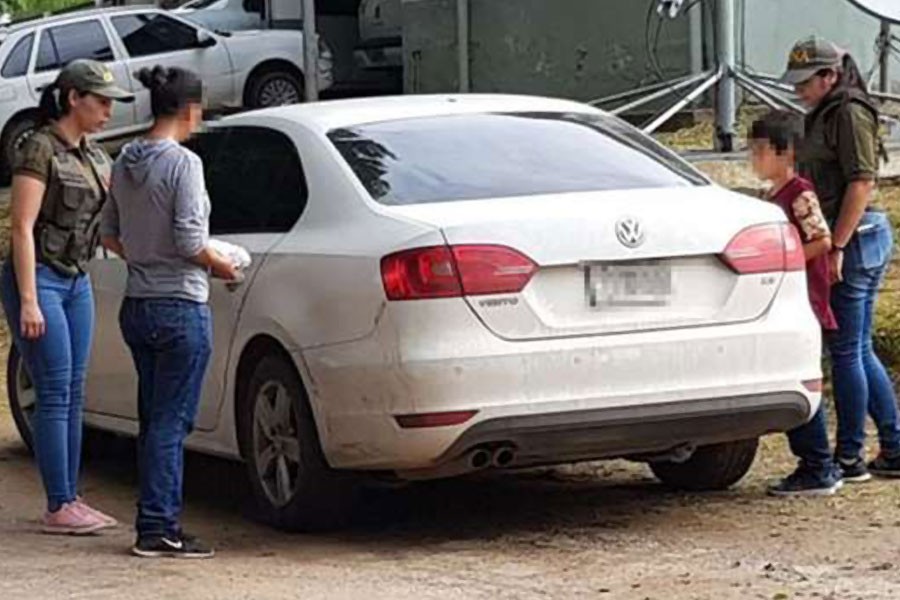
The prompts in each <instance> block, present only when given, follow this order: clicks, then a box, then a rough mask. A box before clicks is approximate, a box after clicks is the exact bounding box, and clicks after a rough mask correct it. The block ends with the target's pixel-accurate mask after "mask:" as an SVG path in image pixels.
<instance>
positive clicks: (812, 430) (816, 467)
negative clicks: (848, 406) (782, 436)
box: [787, 402, 834, 476]
mask: <svg viewBox="0 0 900 600" xmlns="http://www.w3.org/2000/svg"><path fill="white" fill-rule="evenodd" d="M787 435H788V442H789V444H790V447H791V452H793V453H794V456H796V457H797V458H799V459H800V467H801V468H803V469H807V470H809V471H815V472H816V473H819V474H820V475H823V476H828V475H830V474H831V472H832V471H833V470H834V459H833V458H832V456H831V445H830V443H829V442H828V420H827V417H826V416H825V403H824V402H823V403H822V404H821V405H820V406H819V410H818V411H816V414H815V415H814V416H813V418H812V420H811V421H810V422H809V423H806V424H805V425H801V426H800V427H797V428H796V429H792V430H791V431H789V432H788V434H787Z"/></svg>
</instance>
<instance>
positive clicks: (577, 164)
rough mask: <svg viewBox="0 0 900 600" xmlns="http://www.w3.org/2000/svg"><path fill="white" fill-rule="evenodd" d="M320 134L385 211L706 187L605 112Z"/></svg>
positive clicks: (451, 119)
mask: <svg viewBox="0 0 900 600" xmlns="http://www.w3.org/2000/svg"><path fill="white" fill-rule="evenodd" d="M328 137H329V138H330V139H331V142H332V143H333V144H334V145H335V147H336V148H337V149H338V151H339V152H340V153H341V155H342V156H343V157H344V159H345V160H346V161H347V163H348V164H349V165H350V167H351V168H352V169H353V171H354V173H356V176H357V177H358V178H359V180H360V182H362V184H363V186H365V188H366V189H367V190H368V192H369V194H371V196H372V198H374V199H375V200H376V201H378V202H380V203H382V204H389V205H405V204H421V203H427V202H447V201H453V200H476V199H485V198H509V197H516V196H531V195H536V194H557V193H565V192H586V191H602V190H620V189H637V188H659V187H673V186H690V185H705V184H707V183H709V182H708V180H707V179H706V178H705V177H704V176H703V175H701V174H700V173H699V172H698V171H696V170H695V169H694V168H693V167H691V166H690V165H689V164H688V163H687V162H685V161H684V160H682V159H681V158H680V157H678V156H677V155H676V154H674V153H673V152H671V151H669V150H667V149H665V148H664V147H662V146H661V145H659V144H657V143H656V142H655V141H653V140H652V139H650V138H648V137H647V136H645V135H643V134H641V133H640V132H638V131H637V130H636V129H634V128H633V127H631V126H629V125H628V124H626V123H624V122H623V121H620V120H619V119H616V118H614V117H609V116H605V115H596V114H564V113H499V114H498V113H488V114H484V113H482V114H472V115H449V116H441V117H427V118H417V119H406V120H399V121H385V122H380V123H371V124H367V125H358V126H354V127H348V128H342V129H335V130H333V131H331V132H330V133H329V134H328Z"/></svg>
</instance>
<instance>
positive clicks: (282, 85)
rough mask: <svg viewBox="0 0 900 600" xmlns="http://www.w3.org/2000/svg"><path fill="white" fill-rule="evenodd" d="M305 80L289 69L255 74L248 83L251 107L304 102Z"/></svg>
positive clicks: (248, 98)
mask: <svg viewBox="0 0 900 600" xmlns="http://www.w3.org/2000/svg"><path fill="white" fill-rule="evenodd" d="M304 98H305V96H304V88H303V82H302V81H301V80H300V79H299V78H298V77H297V76H296V75H295V74H293V73H291V72H289V71H284V70H279V69H272V70H269V71H264V72H262V73H260V74H259V75H255V76H254V77H253V79H252V80H251V81H250V83H249V85H248V92H247V102H248V104H249V108H270V107H273V106H285V105H287V104H299V103H300V102H303V100H304Z"/></svg>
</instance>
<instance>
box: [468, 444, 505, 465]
mask: <svg viewBox="0 0 900 600" xmlns="http://www.w3.org/2000/svg"><path fill="white" fill-rule="evenodd" d="M515 459H516V449H515V448H514V447H513V446H509V445H504V446H497V447H496V448H477V449H475V450H473V451H472V452H471V453H470V454H469V466H470V467H471V468H472V469H473V470H476V471H479V470H481V469H487V468H488V467H494V468H495V469H503V468H506V467H508V466H509V465H511V464H512V462H513V461H514V460H515Z"/></svg>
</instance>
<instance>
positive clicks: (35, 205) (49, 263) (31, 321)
mask: <svg viewBox="0 0 900 600" xmlns="http://www.w3.org/2000/svg"><path fill="white" fill-rule="evenodd" d="M132 99H133V96H132V95H131V94H130V93H128V92H126V91H124V90H122V89H120V88H119V87H117V86H116V84H115V81H114V79H113V75H112V73H111V72H110V70H109V69H108V68H107V67H106V66H105V65H103V64H101V63H98V62H94V61H87V60H79V61H74V62H72V63H70V64H69V65H68V66H66V67H65V68H64V69H63V70H62V71H61V72H60V73H59V76H58V77H57V79H56V81H55V82H54V83H53V84H52V85H51V86H49V87H48V88H47V89H46V90H45V91H44V92H43V95H42V97H41V105H40V106H41V112H42V117H43V121H44V124H43V126H42V127H41V128H40V129H39V130H38V131H37V132H36V133H35V134H34V135H32V136H31V137H30V138H29V139H28V140H27V141H26V142H25V143H24V145H23V146H22V148H21V149H20V150H19V152H18V154H17V156H15V157H14V160H13V161H12V164H13V165H14V166H13V184H12V207H11V219H12V248H11V252H10V258H9V260H7V261H6V262H5V264H4V265H3V268H2V274H0V299H2V302H3V308H4V310H5V313H6V318H7V321H8V324H9V327H10V330H11V332H12V335H13V339H14V342H15V347H16V350H17V351H18V352H19V353H20V355H21V357H22V360H23V362H24V365H25V367H26V369H27V371H28V373H29V374H30V376H31V379H32V381H33V383H34V388H35V391H36V396H37V401H36V406H35V413H34V418H33V427H32V430H33V432H34V440H33V445H34V450H35V455H36V458H37V463H38V468H39V470H40V473H41V478H42V480H43V484H44V489H45V491H46V494H47V511H46V513H45V514H44V516H43V531H44V532H46V533H56V534H75V535H77V534H89V533H93V532H96V531H99V530H101V529H106V528H109V527H112V526H115V524H116V523H115V520H114V519H112V518H111V517H108V516H107V515H104V514H103V513H101V512H99V511H97V510H95V509H93V508H91V507H89V506H88V505H86V504H85V503H84V502H82V501H81V500H80V498H79V497H78V495H77V493H78V490H77V484H78V471H79V464H80V458H81V431H82V406H83V400H84V380H85V372H86V370H87V363H88V355H89V352H90V347H91V335H92V332H93V326H94V323H93V319H94V301H93V296H92V292H91V283H90V279H89V278H88V275H87V274H86V272H85V269H86V266H87V263H88V261H89V260H90V259H91V257H93V256H94V253H95V251H96V249H97V243H98V220H99V214H100V209H101V208H102V206H103V204H104V202H105V201H106V197H107V190H108V185H109V174H110V168H111V162H110V159H109V157H108V156H107V155H106V153H105V152H104V151H103V150H102V149H101V148H99V147H98V146H96V145H94V144H93V143H92V142H90V141H89V140H88V139H87V135H88V134H91V133H96V132H98V131H100V130H101V129H103V127H104V126H105V125H106V123H107V121H109V118H110V114H111V112H112V103H113V101H114V100H121V101H126V102H127V101H130V100H132Z"/></svg>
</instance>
